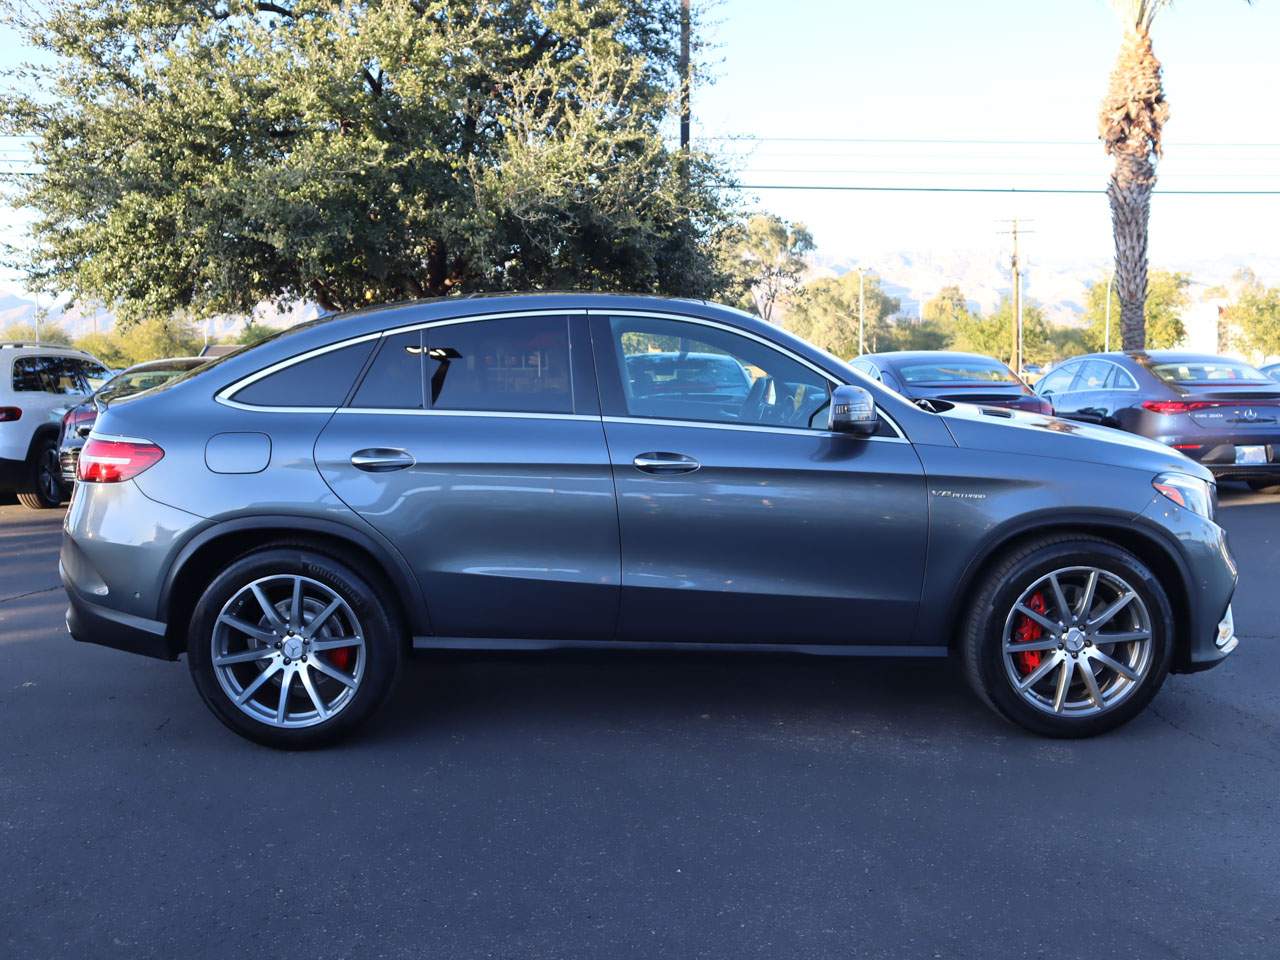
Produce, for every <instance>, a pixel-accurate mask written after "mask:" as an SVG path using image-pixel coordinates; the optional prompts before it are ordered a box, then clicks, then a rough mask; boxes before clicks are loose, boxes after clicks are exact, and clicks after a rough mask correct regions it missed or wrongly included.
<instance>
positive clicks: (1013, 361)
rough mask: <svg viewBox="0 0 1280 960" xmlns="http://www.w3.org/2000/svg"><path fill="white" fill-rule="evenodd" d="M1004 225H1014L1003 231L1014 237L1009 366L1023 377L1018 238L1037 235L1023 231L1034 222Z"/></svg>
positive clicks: (1026, 221)
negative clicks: (1011, 343)
mask: <svg viewBox="0 0 1280 960" xmlns="http://www.w3.org/2000/svg"><path fill="white" fill-rule="evenodd" d="M1003 222H1004V223H1008V224H1012V226H1013V229H1012V230H1002V231H1000V232H1001V233H1005V234H1012V235H1013V256H1012V257H1010V259H1009V267H1010V269H1011V271H1012V273H1013V323H1012V327H1013V329H1012V331H1011V333H1012V334H1013V349H1011V350H1010V351H1009V354H1010V356H1009V366H1011V367H1013V370H1014V373H1016V374H1017V375H1018V376H1022V269H1021V266H1022V261H1021V260H1020V259H1019V258H1018V238H1019V237H1020V236H1022V234H1024V233H1035V231H1034V230H1024V229H1022V224H1024V223H1031V222H1034V221H1028V220H1019V219H1017V218H1016V217H1015V218H1014V219H1013V220H1005V221H1003Z"/></svg>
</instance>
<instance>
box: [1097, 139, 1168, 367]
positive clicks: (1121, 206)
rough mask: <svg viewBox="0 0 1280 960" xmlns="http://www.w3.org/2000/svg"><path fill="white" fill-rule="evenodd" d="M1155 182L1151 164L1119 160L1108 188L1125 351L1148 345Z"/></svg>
mask: <svg viewBox="0 0 1280 960" xmlns="http://www.w3.org/2000/svg"><path fill="white" fill-rule="evenodd" d="M1122 167H1124V168H1126V169H1124V170H1122V169H1121V168H1122ZM1135 168H1136V169H1135ZM1143 168H1145V169H1143ZM1155 181H1156V175H1155V169H1154V168H1153V167H1152V165H1151V162H1150V161H1149V160H1146V159H1145V158H1144V159H1142V160H1138V161H1135V160H1134V159H1133V158H1131V157H1125V156H1119V157H1116V171H1115V173H1113V174H1112V176H1111V183H1110V185H1109V186H1108V187H1107V198H1108V199H1109V200H1110V201H1111V229H1112V232H1113V233H1114V234H1115V242H1116V267H1115V271H1116V272H1115V278H1116V279H1115V288H1116V296H1117V297H1118V298H1119V300H1120V343H1121V349H1123V350H1143V349H1145V348H1146V345H1147V324H1146V313H1145V310H1146V303H1147V222H1148V220H1149V219H1150V215H1151V188H1152V186H1154V185H1155Z"/></svg>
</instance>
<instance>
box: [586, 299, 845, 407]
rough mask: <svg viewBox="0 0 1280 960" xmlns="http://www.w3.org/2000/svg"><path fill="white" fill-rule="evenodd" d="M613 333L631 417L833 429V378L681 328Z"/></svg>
mask: <svg viewBox="0 0 1280 960" xmlns="http://www.w3.org/2000/svg"><path fill="white" fill-rule="evenodd" d="M610 325H611V329H612V334H613V335H612V340H613V346H614V350H615V355H616V357H617V362H618V369H619V372H620V374H621V379H622V394H623V400H624V402H625V404H626V408H627V413H628V415H630V416H633V417H649V418H653V419H661V420H696V421H705V422H709V423H726V424H745V425H751V426H772V427H791V428H797V429H826V425H827V418H826V411H827V406H828V403H829V398H830V386H829V384H828V382H827V380H826V378H825V377H823V376H822V375H821V374H819V373H817V372H815V371H813V370H811V369H809V368H808V367H806V366H805V365H804V364H801V363H798V362H797V361H795V360H793V359H791V358H790V357H788V356H786V355H785V354H782V353H779V352H778V351H777V350H774V349H773V348H772V347H768V346H766V345H764V344H762V343H760V342H758V341H756V340H752V339H751V338H749V337H744V336H741V335H739V334H736V333H730V332H729V331H727V330H721V329H719V328H717V327H708V326H704V325H702V324H697V323H686V322H683V321H680V320H665V319H658V318H652V317H612V318H611V319H610Z"/></svg>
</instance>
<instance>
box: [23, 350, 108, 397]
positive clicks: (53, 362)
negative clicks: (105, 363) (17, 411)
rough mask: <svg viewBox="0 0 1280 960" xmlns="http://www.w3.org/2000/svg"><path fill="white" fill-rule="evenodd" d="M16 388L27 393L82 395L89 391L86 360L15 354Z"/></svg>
mask: <svg viewBox="0 0 1280 960" xmlns="http://www.w3.org/2000/svg"><path fill="white" fill-rule="evenodd" d="M13 389H14V390H15V391H19V392H25V393H57V394H63V395H78V394H82V393H88V392H89V384H88V382H87V381H86V380H85V376H84V362H83V361H82V360H80V359H78V358H76V357H15V358H14V361H13Z"/></svg>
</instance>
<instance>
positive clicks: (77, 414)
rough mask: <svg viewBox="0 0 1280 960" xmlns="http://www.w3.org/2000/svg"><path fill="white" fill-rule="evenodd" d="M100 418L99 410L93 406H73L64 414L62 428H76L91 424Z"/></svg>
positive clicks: (65, 429)
mask: <svg viewBox="0 0 1280 960" xmlns="http://www.w3.org/2000/svg"><path fill="white" fill-rule="evenodd" d="M97 419H98V411H97V410H95V409H94V408H93V407H72V408H71V409H70V410H68V411H67V412H66V413H64V414H63V415H62V429H63V430H64V431H67V430H75V429H76V428H78V427H85V426H89V425H91V424H92V423H93V422H94V421H95V420H97Z"/></svg>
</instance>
